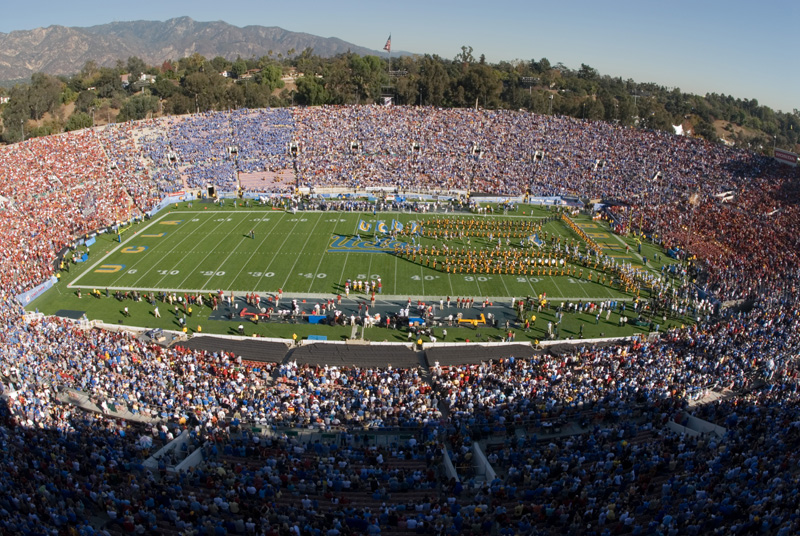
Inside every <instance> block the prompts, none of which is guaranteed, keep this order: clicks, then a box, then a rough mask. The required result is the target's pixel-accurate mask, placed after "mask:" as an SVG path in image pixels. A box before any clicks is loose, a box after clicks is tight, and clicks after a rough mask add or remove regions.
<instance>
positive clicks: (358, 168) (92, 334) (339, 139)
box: [0, 107, 800, 536]
mask: <svg viewBox="0 0 800 536" xmlns="http://www.w3.org/2000/svg"><path fill="white" fill-rule="evenodd" d="M292 144H296V147H297V148H298V151H297V155H292V154H291V153H290V151H289V150H288V146H291V145H292ZM231 147H235V148H236V152H235V153H236V154H235V156H233V155H232V154H231V151H230V148H231ZM245 165H247V166H251V167H248V168H245V167H244V166H245ZM237 166H238V167H237ZM281 169H288V170H291V171H292V172H296V173H297V174H298V181H299V183H300V184H301V185H305V184H311V185H314V186H336V187H342V188H363V187H366V186H385V187H391V188H400V189H404V190H414V189H417V190H425V191H432V190H452V189H458V188H462V187H463V185H464V183H465V182H469V183H470V184H471V188H472V189H473V190H474V191H486V192H492V193H497V194H498V195H511V194H514V195H523V194H525V193H528V192H530V193H531V194H533V195H550V194H576V193H579V194H581V195H586V196H587V197H598V198H603V197H605V198H613V199H615V200H617V201H619V203H618V204H616V205H615V206H614V208H613V209H612V210H611V212H610V215H611V216H613V217H615V218H616V220H615V225H619V226H626V225H629V226H633V227H638V226H639V225H641V226H642V227H643V230H644V231H646V232H648V233H651V234H652V235H654V236H656V237H657V239H658V240H660V241H662V243H663V244H664V245H665V249H670V250H673V251H677V252H679V254H681V255H685V256H690V255H696V256H697V264H698V265H699V266H701V267H702V269H703V271H702V273H703V274H704V277H705V279H704V282H705V285H706V291H708V292H709V293H710V295H711V296H712V297H714V298H715V299H719V300H726V299H734V298H746V299H747V300H748V302H747V303H748V307H747V308H740V309H736V308H730V309H725V310H724V311H723V312H722V313H721V314H720V315H718V316H715V317H711V318H708V319H702V321H701V322H700V323H699V324H698V325H695V326H692V327H688V328H685V329H672V330H670V331H668V332H666V333H664V334H662V336H661V337H660V338H659V339H655V340H648V341H643V340H637V341H633V342H628V343H618V344H612V345H606V346H602V347H600V346H589V345H585V346H578V347H576V348H575V349H574V350H571V351H567V352H561V353H559V354H557V355H556V354H551V353H548V352H543V353H541V354H540V355H536V356H535V357H532V358H524V359H523V358H516V359H515V358H509V359H503V360H497V361H486V362H484V363H480V364H469V365H468V364H464V365H449V366H440V365H438V364H435V363H431V364H430V365H431V366H430V368H428V367H422V366H420V367H419V368H411V369H398V368H392V367H389V366H386V367H355V366H352V367H351V366H323V365H306V364H301V365H298V364H296V363H291V362H290V363H266V364H265V363H254V362H248V361H246V360H242V359H241V358H240V357H238V356H236V355H234V354H231V353H227V352H217V353H210V352H204V351H200V350H191V349H187V348H183V347H180V346H173V347H171V348H168V349H167V348H163V347H161V346H158V345H156V344H153V343H147V342H142V341H140V340H138V339H137V338H136V337H135V336H133V335H131V334H128V333H125V332H110V331H104V330H99V329H88V330H87V329H84V328H83V327H82V326H81V325H80V324H78V323H74V322H73V321H70V320H65V319H59V318H34V317H32V316H30V315H26V314H25V312H24V311H23V309H22V307H21V305H20V304H19V303H18V302H17V300H16V295H17V294H19V293H20V292H22V291H26V290H29V289H30V288H32V287H33V286H35V285H37V284H39V283H41V282H43V281H45V280H46V279H47V278H49V277H51V276H53V274H54V270H55V268H56V266H55V263H56V260H57V257H58V254H59V252H60V251H62V250H63V249H64V248H65V247H69V246H70V245H71V244H73V243H74V241H75V240H76V239H78V238H80V237H81V236H84V235H85V234H86V233H89V232H91V231H94V230H97V229H102V228H104V227H107V226H110V225H114V224H115V223H116V222H120V221H127V220H129V219H131V218H134V217H140V216H141V215H142V214H143V213H144V212H145V211H147V210H150V209H151V208H152V207H153V206H155V205H156V204H157V203H158V202H159V200H160V198H161V197H162V196H163V195H165V194H168V193H171V192H175V191H181V190H182V189H184V188H186V187H195V186H199V187H201V186H202V184H200V182H202V181H208V180H209V178H208V177H205V178H204V177H203V173H202V172H201V171H197V170H205V171H206V172H207V173H208V174H209V175H216V174H221V175H225V174H227V173H229V172H230V173H231V174H230V176H229V177H227V178H219V179H218V180H219V181H220V182H214V184H216V185H219V186H220V187H223V186H225V187H228V186H230V187H235V185H236V176H237V172H239V171H245V170H260V171H280V170H281ZM231 177H232V178H231ZM798 185H800V174H798V172H797V171H796V170H794V169H791V168H785V167H780V166H778V165H776V164H774V163H772V162H771V161H770V160H768V159H766V158H764V157H761V156H757V155H754V154H750V153H746V152H742V151H738V150H734V149H730V148H726V147H722V146H716V145H711V144H708V143H706V142H703V141H700V140H694V139H689V138H684V137H677V136H672V135H669V134H665V133H661V132H652V131H643V130H635V129H628V128H622V127H618V126H615V125H611V124H606V123H597V122H588V121H580V120H575V119H571V118H561V117H542V116H536V115H531V114H525V113H518V112H507V111H487V110H440V109H432V108H402V107H331V108H307V109H303V108H298V109H292V110H288V111H287V110H258V111H256V110H238V111H234V112H229V113H208V114H199V115H193V116H188V117H180V118H167V119H154V120H148V121H144V122H141V123H130V124H122V125H112V126H109V127H105V128H100V129H90V130H85V131H80V132H73V133H68V134H64V135H59V136H52V137H47V138H38V139H32V140H28V141H26V142H24V143H21V144H16V145H12V146H7V147H3V148H0V196H2V198H1V199H0V233H2V235H3V240H2V242H0V323H1V324H2V331H0V379H2V391H3V400H2V404H0V445H1V446H2V448H1V449H0V531H1V532H3V533H7V534H127V533H137V534H152V533H163V534H214V535H217V534H267V535H297V536H300V535H314V536H316V535H326V536H336V535H338V534H381V533H385V534H393V533H396V534H412V533H413V534H434V535H449V534H453V535H455V534H461V533H464V532H475V533H486V534H500V535H513V534H597V535H612V534H658V535H673V534H674V535H679V534H755V533H759V534H762V533H763V534H779V535H789V534H797V533H798V532H800V510H798V507H797V505H798V496H797V494H798V489H800V473H798V471H797V465H798V452H800V448H798V447H800V405H798V396H800V389H798V387H799V386H798V382H799V381H800V380H799V379H798V357H800V313H799V312H798V311H799V310H798V307H797V303H798V297H800V296H798V293H799V292H800V289H798V285H797V281H798V276H800V273H798V262H797V260H798V259H797V252H798V251H800V244H798V230H799V229H800V222H799V221H798V211H799V210H800V203H798V195H799V194H800V191H799V190H798ZM721 192H733V196H734V197H733V199H732V200H730V201H728V202H723V201H722V200H720V199H719V198H717V197H715V194H718V193H721ZM694 194H697V195H694ZM623 207H624V208H623ZM640 222H641V223H640ZM68 392H73V393H82V394H84V395H85V396H87V397H88V398H89V399H90V400H91V401H93V402H94V403H95V404H96V405H97V406H98V407H99V408H101V409H102V410H103V412H102V414H97V413H90V412H86V411H84V410H82V409H80V408H78V407H77V406H75V405H73V404H71V403H69V400H68V399H65V393H68ZM712 394H724V396H721V398H719V399H718V400H715V401H710V400H713V399H715V398H717V397H715V396H711V395H712ZM120 408H125V409H126V410H128V411H129V412H130V414H132V415H134V416H136V419H135V420H124V419H121V418H119V416H118V413H119V412H118V411H117V410H118V409H120ZM690 417H691V418H697V419H701V420H703V421H704V422H706V423H711V424H713V425H715V426H716V428H715V430H717V433H711V434H700V435H694V434H691V433H689V432H687V431H684V432H681V431H680V428H679V427H676V426H674V425H680V426H683V425H684V424H687V422H688V420H689V419H690ZM138 421H142V422H138ZM253 426H257V427H259V429H262V430H263V431H267V432H268V433H266V434H261V433H258V432H255V431H253V430H252V427H253ZM292 430H305V431H307V432H315V433H317V435H316V436H313V437H315V439H313V440H304V437H306V436H303V435H295V434H290V433H289V432H290V431H292ZM381 433H387V434H389V433H395V435H393V436H390V437H393V438H394V439H390V440H388V441H386V442H385V443H380V442H379V441H378V438H379V437H380V434H381ZM182 434H184V437H188V438H189V439H188V441H186V442H185V443H184V445H186V446H184V447H181V451H180V452H178V453H177V454H176V453H172V454H169V455H164V456H161V457H160V458H158V459H156V463H155V465H153V464H151V463H150V462H151V461H152V460H153V459H154V458H152V457H153V456H154V455H155V454H156V453H157V452H158V450H159V449H160V448H161V447H163V446H164V445H169V444H172V443H171V442H172V441H174V440H175V439H176V438H177V437H179V436H181V435H182ZM308 437H312V436H308ZM195 450H196V451H198V452H199V453H200V454H201V458H202V459H201V461H200V462H199V463H198V464H196V465H194V466H193V467H192V468H191V469H189V470H187V471H185V472H180V471H178V472H176V471H173V470H171V469H172V468H173V467H174V466H175V465H176V464H177V463H179V461H180V460H183V459H185V457H186V456H187V455H188V454H189V453H190V452H192V451H195ZM480 452H483V453H485V454H486V459H487V460H488V462H489V466H490V467H491V469H492V471H491V472H490V473H486V472H484V473H479V472H478V471H477V470H476V469H477V465H476V460H477V458H479V457H480V454H479V453H480ZM447 461H450V462H452V464H453V467H454V469H455V474H453V473H448V471H447V470H446V467H447V466H448V465H449V464H448V463H446V462H447Z"/></svg>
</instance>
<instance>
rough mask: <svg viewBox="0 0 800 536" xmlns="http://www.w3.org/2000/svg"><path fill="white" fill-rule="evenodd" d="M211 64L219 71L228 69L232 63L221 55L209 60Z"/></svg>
mask: <svg viewBox="0 0 800 536" xmlns="http://www.w3.org/2000/svg"><path fill="white" fill-rule="evenodd" d="M211 65H212V66H213V67H214V70H215V71H217V72H218V73H221V72H224V71H228V70H230V68H231V65H232V64H231V62H229V61H228V60H226V59H225V58H223V57H222V56H217V57H216V58H214V59H213V60H211Z"/></svg>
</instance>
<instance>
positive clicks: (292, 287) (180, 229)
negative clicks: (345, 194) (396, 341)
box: [70, 206, 660, 301]
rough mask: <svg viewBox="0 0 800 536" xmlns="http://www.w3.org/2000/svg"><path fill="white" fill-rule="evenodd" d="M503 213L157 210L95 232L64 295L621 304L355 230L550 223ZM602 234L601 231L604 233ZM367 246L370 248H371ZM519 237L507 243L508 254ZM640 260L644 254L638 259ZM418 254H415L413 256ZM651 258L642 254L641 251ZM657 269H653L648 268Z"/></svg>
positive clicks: (559, 282)
mask: <svg viewBox="0 0 800 536" xmlns="http://www.w3.org/2000/svg"><path fill="white" fill-rule="evenodd" d="M525 212H526V214H525V215H524V216H523V215H522V214H521V211H520V212H518V213H514V215H509V216H496V217H495V216H475V215H465V214H460V213H459V214H455V215H453V214H449V215H446V214H433V215H430V214H429V215H420V214H404V213H378V214H377V215H373V214H372V213H366V214H365V213H339V212H298V213H296V214H291V213H287V212H284V211H270V210H266V209H261V208H256V209H246V208H235V209H234V208H227V209H220V208H217V207H216V206H211V207H210V208H206V209H204V210H197V209H189V208H185V209H178V210H170V211H165V212H163V213H162V214H159V215H158V216H157V217H156V218H154V219H153V220H150V221H147V222H144V223H141V224H139V225H136V226H134V227H132V228H131V229H130V230H128V231H127V232H125V233H124V234H123V235H122V242H121V243H118V242H117V241H116V239H115V238H116V236H111V235H100V236H99V237H98V242H97V243H96V244H95V245H94V246H93V247H92V248H91V252H90V257H89V260H88V262H86V263H83V264H85V266H81V265H79V267H78V269H79V270H82V273H81V274H80V275H78V276H77V277H76V278H75V279H73V280H72V281H71V283H70V288H75V289H78V288H80V289H86V290H91V289H100V290H103V289H106V288H108V289H110V290H117V289H119V290H138V291H167V290H169V291H176V292H194V293H197V292H203V293H208V292H215V291H218V290H223V291H226V292H230V291H234V292H255V293H259V294H262V295H263V294H269V293H275V292H277V291H278V289H281V290H282V291H283V292H284V293H286V294H296V295H331V294H334V295H335V294H339V293H343V290H344V283H345V281H347V280H348V279H349V280H377V278H379V277H380V279H381V284H382V297H384V298H386V297H388V296H398V297H403V298H405V297H410V298H413V299H418V298H425V297H427V298H432V297H435V298H439V297H445V296H451V297H452V298H453V299H455V298H456V297H459V296H460V297H472V298H475V299H480V300H482V299H484V298H486V297H488V298H490V299H502V298H512V297H525V296H536V295H538V294H541V293H543V292H544V293H546V294H547V296H548V297H549V298H551V299H559V300H566V301H577V300H584V301H585V300H607V299H630V298H633V297H635V296H634V295H633V294H632V293H631V294H626V293H624V292H621V291H620V290H619V289H617V288H613V287H612V286H611V285H608V284H605V285H603V284H599V283H598V280H599V274H600V273H601V271H600V270H596V271H593V273H594V274H595V278H594V281H589V280H588V279H587V277H586V276H587V275H588V273H589V272H590V271H591V270H589V269H587V270H586V275H584V277H583V278H578V277H577V275H576V274H573V276H561V275H549V274H548V273H547V270H543V273H536V274H533V275H532V274H522V273H514V274H494V273H463V272H462V273H446V272H445V271H444V270H443V269H442V267H440V268H439V269H437V270H434V269H432V268H431V267H430V265H429V263H428V266H426V265H425V264H424V263H422V262H414V261H412V260H411V259H409V258H404V257H403V256H398V255H395V252H396V251H395V250H396V246H397V243H400V245H401V246H402V244H404V243H405V242H408V243H410V242H411V238H410V237H402V236H401V237H399V238H398V240H394V241H393V240H390V239H384V241H383V243H380V240H381V239H382V237H383V235H378V236H377V237H376V236H375V235H374V234H373V233H372V232H367V233H359V231H358V225H359V221H361V220H364V221H366V222H369V223H370V224H372V225H374V224H375V223H376V222H377V221H379V220H380V221H385V222H386V224H387V225H390V224H391V222H392V220H396V221H399V222H400V223H401V224H403V225H405V226H406V228H408V226H409V222H412V221H416V222H422V221H425V220H429V219H431V218H438V219H456V220H458V219H464V218H470V219H472V220H477V219H479V218H485V219H491V220H502V219H508V220H511V221H514V220H521V219H526V220H533V221H539V222H541V221H545V218H547V217H548V216H552V214H549V213H548V212H547V211H545V210H541V209H539V210H534V211H533V214H532V215H531V209H530V207H528V209H527V210H526V211H525ZM576 223H577V224H578V225H580V226H588V227H586V230H588V231H589V232H591V233H593V234H594V235H595V236H594V239H595V240H596V241H597V242H598V243H599V244H600V245H601V246H602V247H604V248H607V249H608V252H609V253H610V254H612V255H616V256H617V257H618V258H620V260H624V261H628V262H633V263H637V264H641V257H640V256H639V255H638V254H637V253H635V251H636V250H635V249H634V248H631V251H629V252H627V253H626V252H625V246H626V244H627V243H626V242H625V241H624V239H623V238H622V237H618V236H616V235H613V234H612V233H610V232H608V229H607V225H605V224H603V223H595V222H591V221H590V220H588V219H587V220H586V221H580V218H578V219H576ZM604 227H605V229H604ZM542 231H543V232H545V233H548V235H549V236H562V237H565V238H569V239H573V240H575V241H576V242H578V243H579V244H580V239H579V238H578V236H577V235H576V234H575V233H574V232H572V230H571V229H569V228H568V227H567V226H566V225H564V224H563V223H562V222H561V221H549V222H547V223H545V224H544V225H543V226H542ZM376 239H377V241H378V242H379V243H376ZM518 242H519V240H517V239H512V241H511V247H512V248H513V247H514V246H517V245H518ZM417 243H418V244H419V245H420V246H423V245H431V246H432V245H434V244H437V243H438V244H441V243H447V244H448V245H449V247H450V248H456V249H458V248H459V247H461V248H462V249H463V248H465V247H466V248H481V247H484V248H486V247H492V246H493V245H494V242H492V243H490V242H489V240H488V238H483V239H482V238H470V239H467V238H458V237H453V238H450V239H449V240H447V241H444V240H442V239H439V240H435V239H425V238H420V239H419V240H418V241H417ZM643 254H644V255H647V251H644V252H643ZM420 257H422V255H420ZM650 258H651V259H652V253H651V254H650ZM649 267H650V268H649V269H650V270H652V271H657V270H659V269H660V263H653V262H652V261H651V262H650V263H649Z"/></svg>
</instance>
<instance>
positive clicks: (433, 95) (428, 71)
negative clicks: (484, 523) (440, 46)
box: [419, 56, 450, 106]
mask: <svg viewBox="0 0 800 536" xmlns="http://www.w3.org/2000/svg"><path fill="white" fill-rule="evenodd" d="M419 85H420V93H421V94H422V102H423V103H424V104H429V105H433V106H442V105H443V104H444V95H445V92H446V91H447V88H448V87H450V76H449V75H448V74H447V71H446V70H445V68H444V66H443V65H442V61H441V59H439V58H438V57H436V56H425V58H424V59H423V60H422V65H421V66H420V80H419Z"/></svg>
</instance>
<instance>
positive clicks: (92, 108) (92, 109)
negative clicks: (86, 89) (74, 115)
mask: <svg viewBox="0 0 800 536" xmlns="http://www.w3.org/2000/svg"><path fill="white" fill-rule="evenodd" d="M90 111H91V112H92V128H94V106H92V107H91V109H90Z"/></svg>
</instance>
